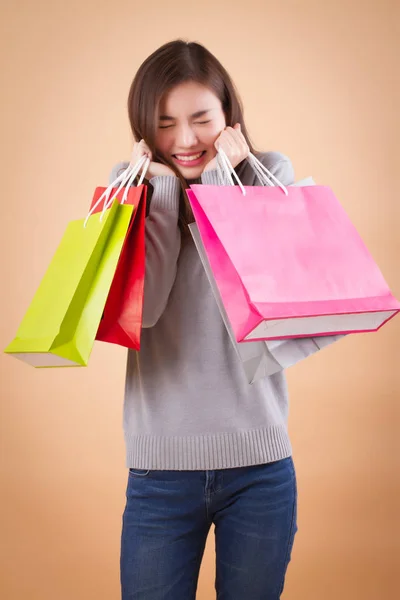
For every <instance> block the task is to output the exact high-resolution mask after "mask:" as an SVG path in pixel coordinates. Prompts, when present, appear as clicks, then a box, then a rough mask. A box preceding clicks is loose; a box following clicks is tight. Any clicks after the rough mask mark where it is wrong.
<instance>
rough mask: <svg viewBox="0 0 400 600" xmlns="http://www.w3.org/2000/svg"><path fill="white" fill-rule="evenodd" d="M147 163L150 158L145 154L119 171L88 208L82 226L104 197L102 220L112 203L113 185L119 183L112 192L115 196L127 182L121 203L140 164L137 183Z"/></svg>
mask: <svg viewBox="0 0 400 600" xmlns="http://www.w3.org/2000/svg"><path fill="white" fill-rule="evenodd" d="M149 164H150V159H149V158H148V157H147V156H142V157H141V158H140V159H139V160H138V162H137V163H136V164H135V165H134V166H133V167H131V166H130V165H129V167H128V168H127V169H125V171H123V173H121V174H120V175H118V177H117V178H116V179H114V181H113V182H112V183H110V185H109V186H108V187H107V188H106V189H105V190H104V192H103V193H102V194H101V196H100V198H99V199H98V200H97V202H96V203H95V204H94V205H93V206H92V208H91V209H90V211H89V212H88V214H87V216H86V219H85V221H84V224H83V226H84V227H86V225H87V221H88V219H89V217H90V216H91V215H92V214H93V212H94V211H95V210H96V208H97V207H98V206H99V204H100V203H101V201H102V200H103V198H104V206H103V210H102V212H101V215H100V221H102V220H103V217H104V213H105V211H106V210H107V208H109V207H110V206H111V204H112V200H110V195H111V192H112V190H113V189H114V187H116V186H117V184H118V183H120V185H119V187H118V190H117V191H116V193H115V194H114V196H113V198H114V197H115V196H117V195H118V194H119V192H120V191H121V189H122V188H123V187H124V186H126V184H127V183H128V182H129V186H126V189H125V192H124V195H123V197H122V201H121V204H123V203H124V202H125V201H126V199H127V197H128V192H129V187H130V186H131V185H132V183H133V180H134V179H135V177H136V176H137V174H138V173H139V171H140V169H141V167H142V165H143V171H142V175H141V177H140V180H139V183H138V185H141V184H142V182H143V179H144V176H145V174H146V171H147V169H148V167H149Z"/></svg>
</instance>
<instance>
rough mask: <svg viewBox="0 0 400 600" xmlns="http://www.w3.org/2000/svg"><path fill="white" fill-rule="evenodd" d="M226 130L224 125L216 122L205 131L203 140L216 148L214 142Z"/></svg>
mask: <svg viewBox="0 0 400 600" xmlns="http://www.w3.org/2000/svg"><path fill="white" fill-rule="evenodd" d="M223 130H224V127H223V126H222V125H220V124H214V125H213V126H212V127H210V128H209V129H207V131H204V133H203V135H202V136H201V141H202V142H203V144H204V145H206V146H209V147H210V148H214V142H215V141H216V140H217V139H218V138H219V136H220V134H221V132H222V131H223Z"/></svg>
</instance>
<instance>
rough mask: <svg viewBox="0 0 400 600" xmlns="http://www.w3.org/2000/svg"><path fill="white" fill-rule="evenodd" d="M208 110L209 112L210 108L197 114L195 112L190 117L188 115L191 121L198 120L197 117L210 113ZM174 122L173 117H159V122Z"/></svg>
mask: <svg viewBox="0 0 400 600" xmlns="http://www.w3.org/2000/svg"><path fill="white" fill-rule="evenodd" d="M210 110H211V108H208V109H207V110H199V111H198V112H195V113H193V114H192V115H190V117H191V118H192V119H198V118H199V117H202V116H203V115H205V114H206V113H208V112H210ZM174 120H175V117H169V116H168V115H161V116H160V121H174Z"/></svg>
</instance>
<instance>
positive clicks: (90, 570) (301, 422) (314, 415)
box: [0, 0, 400, 600]
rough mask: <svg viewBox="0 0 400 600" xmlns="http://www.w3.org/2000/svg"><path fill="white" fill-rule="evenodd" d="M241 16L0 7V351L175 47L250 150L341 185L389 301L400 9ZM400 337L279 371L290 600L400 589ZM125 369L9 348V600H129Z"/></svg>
mask: <svg viewBox="0 0 400 600" xmlns="http://www.w3.org/2000/svg"><path fill="white" fill-rule="evenodd" d="M243 5H244V6H245V8H244V6H242V3H239V2H238V3H237V4H236V3H235V2H232V1H231V2H228V1H226V0H219V2H216V1H215V0H213V1H212V2H211V1H210V2H202V3H193V4H189V3H188V2H187V1H185V2H183V1H174V0H173V1H172V2H169V3H164V2H161V0H156V2H152V3H146V2H144V3H143V2H136V3H134V2H129V1H123V0H115V1H113V2H104V1H103V2H101V0H100V1H99V0H97V1H96V2H95V1H94V0H85V1H84V2H78V0H70V1H69V2H68V3H67V2H60V1H50V0H47V1H42V2H33V1H32V2H29V1H27V0H26V1H24V2H23V1H20V0H19V1H18V0H17V1H14V2H8V3H6V2H5V1H4V0H3V3H2V9H1V12H2V15H1V17H0V22H1V26H0V27H1V37H0V40H1V41H0V44H1V50H2V52H1V69H0V73H1V75H2V83H1V89H2V92H1V111H0V116H1V123H0V124H1V131H2V142H3V144H2V157H1V164H2V167H3V169H2V194H1V197H0V203H1V221H0V223H1V236H0V243H1V253H2V261H1V269H2V273H1V282H2V293H1V339H0V342H1V343H0V347H1V348H4V347H5V346H6V344H8V342H9V341H10V340H11V339H12V338H13V336H14V334H15V332H16V329H17V326H18V324H19V322H20V320H21V319H22V316H23V314H24V312H25V310H26V309H27V307H28V305H29V303H30V301H31V299H32V296H33V294H34V292H35V290H36V288H37V286H38V284H39V282H40V279H41V277H42V275H43V274H44V271H45V269H46V267H47V264H48V262H49V261H50V259H51V257H52V254H53V252H54V250H55V248H56V246H57V244H58V242H59V240H60V236H61V235H62V233H63V231H64V228H65V226H66V223H67V222H68V221H69V220H71V219H74V218H78V217H81V216H83V215H84V214H85V211H86V209H87V207H88V205H89V203H90V200H91V197H92V194H93V191H94V188H95V187H96V186H97V185H101V184H104V183H105V182H106V181H107V178H108V173H109V170H110V168H111V166H112V165H113V163H114V162H116V161H117V160H121V159H124V158H127V157H128V156H129V151H130V144H131V137H130V131H129V127H128V119H127V114H126V108H125V106H126V97H127V93H128V88H129V85H130V82H131V79H132V78H133V75H134V73H135V71H136V69H137V68H138V66H139V64H140V63H141V62H142V61H143V60H144V58H145V57H146V56H147V55H148V54H150V53H151V52H152V51H153V50H154V49H155V48H156V47H158V46H159V45H161V44H163V43H164V42H166V41H169V40H171V39H173V38H175V37H182V36H183V37H185V38H187V39H190V40H197V41H199V42H201V43H203V44H205V45H206V46H207V47H208V48H209V49H210V50H211V51H212V52H214V53H215V54H216V56H217V57H218V58H219V59H220V60H221V62H222V63H223V64H224V65H225V66H226V68H227V69H228V70H229V72H230V73H231V75H232V76H233V78H234V80H235V82H236V84H237V86H238V88H239V91H240V92H241V95H242V98H243V101H244V105H245V117H246V119H247V124H248V127H249V130H250V132H251V134H252V136H253V139H254V141H255V143H256V144H257V146H258V147H259V148H260V149H261V150H278V151H281V152H284V153H286V154H288V155H289V156H290V157H291V158H292V160H293V163H294V166H295V169H296V173H297V178H301V177H305V176H307V175H310V174H311V175H313V176H314V178H315V179H316V180H317V181H318V182H321V183H322V182H323V183H326V184H329V185H331V186H332V188H333V189H334V191H335V192H336V194H337V196H338V197H339V199H340V200H341V202H342V204H343V205H344V207H345V208H346V210H347V211H348V214H349V215H350V217H351V219H352V220H353V222H354V224H355V225H356V227H357V228H358V230H359V232H360V233H361V235H362V236H363V238H364V240H365V242H366V243H367V246H368V248H369V249H370V251H371V252H372V254H373V256H374V257H375V259H376V260H377V262H378V264H379V265H380V267H381V269H382V271H383V273H384V275H385V277H386V279H387V281H388V282H389V284H390V287H391V289H392V291H393V292H394V294H395V295H396V296H397V297H400V273H399V250H400V237H399V228H400V219H399V194H398V181H397V179H398V175H399V168H398V167H399V145H398V137H399V133H400V132H399V127H398V125H399V123H398V109H399V95H398V91H399V87H398V79H397V80H396V78H395V68H396V66H397V68H398V59H399V45H398V42H397V41H396V40H398V39H399V32H398V30H397V32H396V29H395V27H396V25H397V28H398V24H399V11H398V10H397V11H396V5H397V8H398V7H399V5H398V3H397V2H396V1H395V0H392V1H390V0H381V2H379V3H378V2H375V3H373V2H366V1H361V0H353V1H352V2H346V1H344V0H335V1H333V0H332V1H330V2H327V3H326V2H320V1H318V0H314V1H312V0H304V1H303V2H300V1H298V2H295V1H292V2H286V1H284V0H283V1H282V2H276V1H275V2H261V1H260V2H256V1H254V0H247V2H245V3H243ZM396 63H397V64H396ZM399 340H400V318H397V319H395V320H394V321H392V322H391V323H390V324H388V325H387V326H385V327H384V328H383V329H382V330H381V331H379V332H378V333H375V334H366V335H359V336H353V337H350V338H347V339H345V340H343V341H341V342H339V343H338V344H335V345H334V346H332V347H331V348H328V349H326V350H324V351H323V352H322V353H320V354H319V355H316V356H314V357H312V358H310V359H308V360H307V361H306V362H304V363H301V364H300V365H297V366H296V367H294V368H292V369H290V370H289V371H288V379H289V385H290V392H291V413H290V422H289V425H290V433H291V439H292V443H293V447H294V460H295V464H296V468H297V477H298V488H299V516H298V519H299V521H298V526H299V531H298V534H297V537H296V540H295V545H294V549H293V554H292V562H291V563H290V565H289V569H288V574H287V579H286V587H285V592H284V594H283V598H284V600H320V599H321V598H324V600H337V599H338V598H340V600H355V599H361V598H362V599H363V600H377V599H380V598H385V599H386V600H389V599H392V598H393V599H394V598H395V589H396V587H397V591H398V589H399V586H398V575H397V571H398V568H399V566H400V564H399V551H400V548H399V541H398V540H399V534H400V522H399V512H398V506H399V466H400V465H399V449H400V448H399V442H398V431H399V408H398V407H399V400H400V376H399V372H400V364H399V359H400V350H399V348H400V342H399ZM124 368H125V350H124V349H122V348H118V347H114V346H111V345H105V344H101V343H98V344H96V346H95V348H94V351H93V354H92V358H91V363H90V367H89V368H87V369H67V370H62V369H55V370H50V371H49V370H35V369H33V368H31V367H28V366H27V365H25V364H23V363H20V362H19V361H16V360H15V359H13V358H11V357H8V356H5V355H4V354H2V355H1V356H0V369H1V374H0V377H1V411H2V415H1V421H0V423H1V485H2V491H1V535H0V540H1V542H0V543H1V565H0V568H1V573H0V580H1V583H0V597H1V598H4V599H7V600H16V599H21V600H22V598H29V599H30V600H55V599H57V600H72V599H73V600H91V599H93V600H94V599H96V600H114V599H115V600H117V599H118V598H119V597H120V592H119V543H120V529H121V515H122V511H123V507H124V501H125V488H126V480H127V471H126V469H125V466H124V460H125V457H124V445H123V435H122V400H123V385H124ZM214 558H215V556H214V538H213V530H211V531H210V537H209V539H208V543H207V549H206V553H205V556H204V561H203V564H202V568H201V574H200V580H199V589H198V598H199V600H206V599H207V600H208V599H212V598H214V592H213V589H214ZM177 600H180V599H177ZM182 600H183V599H182ZM244 600H245V599H244Z"/></svg>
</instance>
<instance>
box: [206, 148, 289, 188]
mask: <svg viewBox="0 0 400 600" xmlns="http://www.w3.org/2000/svg"><path fill="white" fill-rule="evenodd" d="M246 159H247V161H248V163H249V164H250V166H251V167H252V168H253V170H254V171H255V173H256V175H257V177H258V179H259V181H260V182H261V185H270V186H273V187H275V186H274V183H272V181H271V180H274V181H276V183H277V184H278V186H279V187H280V188H281V190H282V191H283V192H284V193H285V195H286V196H287V195H288V191H287V189H286V187H285V186H284V185H283V183H281V182H280V181H279V179H277V178H276V177H275V175H274V174H273V173H271V171H269V170H268V169H267V167H265V166H264V165H263V164H262V162H260V161H259V160H258V159H257V158H256V157H255V156H254V154H252V153H251V152H249V154H248V156H247V157H246ZM217 165H218V167H219V168H218V171H219V175H220V178H221V179H222V181H224V178H223V176H224V175H226V177H227V179H228V181H229V183H228V185H234V183H233V179H232V177H231V173H232V175H234V176H235V178H236V180H237V182H238V184H239V186H240V189H241V190H242V194H243V196H245V195H246V190H245V188H244V187H243V185H242V182H241V181H240V179H239V177H238V176H237V173H236V171H235V169H234V168H233V167H232V165H231V163H230V161H229V158H228V157H227V155H226V153H225V151H224V150H223V149H222V148H219V150H218V153H217ZM220 169H222V177H221V170H220Z"/></svg>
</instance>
